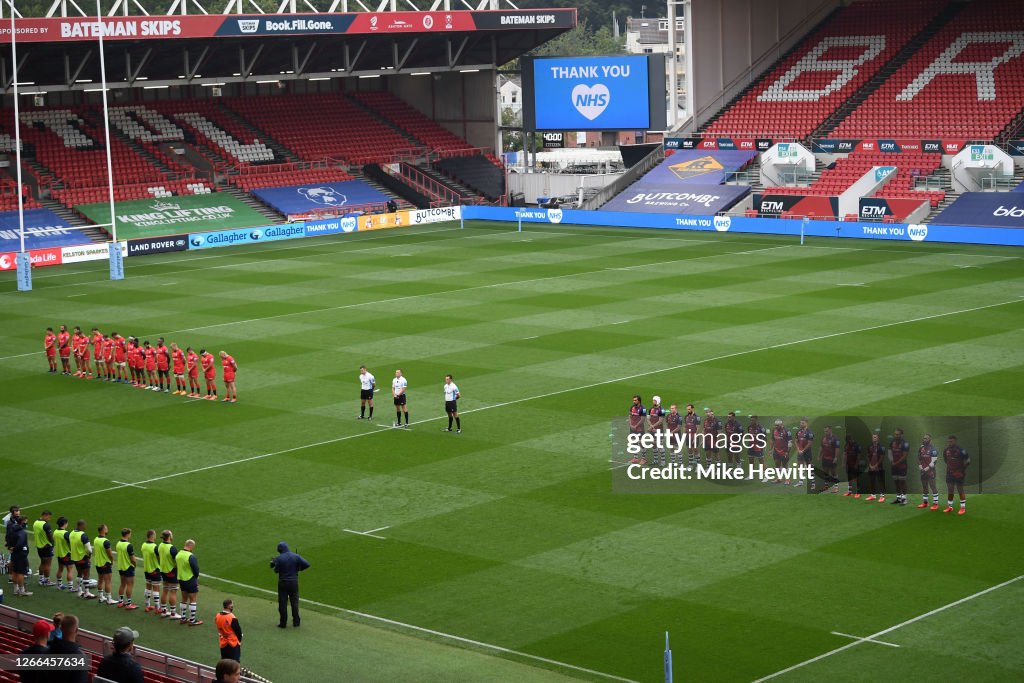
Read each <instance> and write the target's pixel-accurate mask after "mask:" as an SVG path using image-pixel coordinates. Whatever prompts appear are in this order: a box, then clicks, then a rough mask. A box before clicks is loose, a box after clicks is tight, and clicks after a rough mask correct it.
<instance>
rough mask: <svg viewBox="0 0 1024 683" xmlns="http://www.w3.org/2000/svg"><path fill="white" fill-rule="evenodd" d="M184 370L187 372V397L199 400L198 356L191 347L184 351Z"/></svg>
mask: <svg viewBox="0 0 1024 683" xmlns="http://www.w3.org/2000/svg"><path fill="white" fill-rule="evenodd" d="M185 369H186V370H187V371H188V395H189V396H190V397H192V398H199V355H198V354H197V353H196V352H195V351H193V350H192V347H191V346H190V347H188V348H187V349H185Z"/></svg>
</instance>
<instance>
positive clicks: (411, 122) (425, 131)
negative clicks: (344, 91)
mask: <svg viewBox="0 0 1024 683" xmlns="http://www.w3.org/2000/svg"><path fill="white" fill-rule="evenodd" d="M354 97H355V99H356V100H358V101H359V102H361V103H362V104H363V105H364V106H366V107H367V108H368V109H372V110H373V111H375V112H378V113H379V114H380V115H381V116H382V117H383V118H384V119H386V120H388V121H390V122H391V123H392V124H394V125H395V126H396V127H397V128H400V129H402V130H403V131H405V132H406V133H407V134H408V135H409V136H410V137H413V138H415V139H416V140H418V141H419V142H421V143H422V144H424V145H426V146H427V147H429V148H430V149H431V150H434V151H442V152H444V153H445V154H446V155H456V156H457V155H469V154H474V153H475V152H476V151H477V150H475V149H474V148H473V146H472V145H470V144H469V143H468V142H466V141H465V140H463V139H462V138H460V137H459V136H457V135H455V134H454V133H452V132H451V131H449V130H447V129H446V128H444V127H442V126H441V125H440V124H438V123H437V122H436V121H434V120H433V119H430V118H428V117H427V116H425V115H424V114H422V113H420V112H419V111H418V110H417V109H415V108H413V107H412V106H411V105H409V104H407V103H406V102H404V101H403V100H401V99H399V98H398V97H396V96H395V95H393V94H391V93H389V92H385V91H381V90H371V91H362V92H358V93H355V94H354Z"/></svg>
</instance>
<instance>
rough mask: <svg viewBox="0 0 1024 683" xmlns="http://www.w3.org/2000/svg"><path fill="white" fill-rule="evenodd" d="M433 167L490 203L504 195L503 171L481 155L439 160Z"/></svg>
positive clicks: (491, 160)
mask: <svg viewBox="0 0 1024 683" xmlns="http://www.w3.org/2000/svg"><path fill="white" fill-rule="evenodd" d="M433 167H434V168H435V169H437V170H438V171H440V172H441V173H443V174H444V175H446V176H448V177H450V178H452V179H453V180H455V181H457V182H459V183H460V184H462V185H464V186H466V187H468V188H469V189H471V190H473V191H474V192H477V193H479V194H481V195H483V196H484V197H487V198H488V199H490V200H491V201H495V200H497V199H499V198H501V197H502V196H503V195H504V194H505V173H504V171H503V170H502V169H501V167H499V166H498V165H497V164H495V163H494V161H493V159H491V158H489V157H487V156H485V155H483V154H476V155H473V156H465V157H463V156H457V157H449V158H447V159H440V160H439V161H436V162H434V164H433Z"/></svg>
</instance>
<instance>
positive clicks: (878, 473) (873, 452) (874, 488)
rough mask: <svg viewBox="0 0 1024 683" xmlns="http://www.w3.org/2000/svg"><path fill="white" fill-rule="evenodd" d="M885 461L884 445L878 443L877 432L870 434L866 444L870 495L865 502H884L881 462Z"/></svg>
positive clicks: (883, 479)
mask: <svg viewBox="0 0 1024 683" xmlns="http://www.w3.org/2000/svg"><path fill="white" fill-rule="evenodd" d="M884 459H885V444H883V443H882V442H881V441H879V437H878V431H877V430H876V431H874V432H872V434H871V443H869V444H868V478H869V479H870V480H871V495H870V496H868V497H867V498H866V499H865V500H877V501H878V502H879V503H884V502H885V470H884V469H882V461H883V460H884Z"/></svg>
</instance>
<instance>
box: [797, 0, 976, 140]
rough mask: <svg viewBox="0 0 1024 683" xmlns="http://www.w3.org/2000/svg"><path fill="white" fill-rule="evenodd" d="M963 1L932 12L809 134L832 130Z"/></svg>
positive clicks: (955, 12) (823, 134) (958, 9)
mask: <svg viewBox="0 0 1024 683" xmlns="http://www.w3.org/2000/svg"><path fill="white" fill-rule="evenodd" d="M965 6H966V3H963V2H953V3H951V4H949V5H946V6H945V7H944V8H943V9H942V11H940V12H939V13H938V15H936V17H935V18H934V19H932V21H931V22H930V23H929V24H928V25H927V26H925V27H924V28H923V29H921V31H920V32H918V34H917V35H916V36H914V37H913V38H912V39H911V41H910V42H909V43H907V44H906V45H904V46H903V49H901V50H900V51H899V52H897V53H896V54H895V55H893V58H892V59H890V60H889V61H888V62H887V63H886V64H885V66H883V67H882V68H881V69H879V70H878V73H876V74H875V75H874V76H872V77H871V79H870V80H869V81H868V82H867V83H865V84H864V85H863V86H861V87H860V89H859V90H857V92H855V93H854V94H853V96H852V97H850V98H849V99H848V100H847V101H846V102H844V103H843V105H842V106H841V107H839V108H838V109H836V110H835V111H834V112H832V114H831V115H830V116H829V117H828V118H827V119H825V120H824V121H823V122H822V123H821V125H820V126H818V127H817V128H816V129H815V130H814V132H813V133H812V134H811V137H814V138H826V137H828V134H829V133H830V132H832V131H833V130H835V128H836V127H837V126H839V124H840V123H842V122H843V121H844V120H845V119H846V118H847V117H848V116H849V115H850V114H852V113H853V111H854V110H855V109H856V108H857V107H859V106H860V105H862V104H863V103H864V101H865V100H866V99H868V97H870V96H871V95H873V94H874V93H875V91H877V90H878V89H879V88H881V87H882V85H883V84H884V83H885V82H886V81H887V80H889V78H890V77H892V76H893V75H894V74H895V73H896V72H897V71H899V69H900V67H901V66H903V65H904V64H906V63H907V62H908V61H909V60H910V59H911V58H912V57H913V56H914V55H915V54H916V53H917V52H918V50H920V49H921V48H922V47H924V45H925V43H927V42H928V41H929V40H931V39H932V38H933V37H934V36H935V34H936V33H938V32H939V31H940V30H941V29H942V27H943V26H945V25H946V24H948V23H949V22H950V21H952V20H953V19H954V18H955V17H956V16H957V15H958V14H960V12H962V11H963V9H964V7H965Z"/></svg>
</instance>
